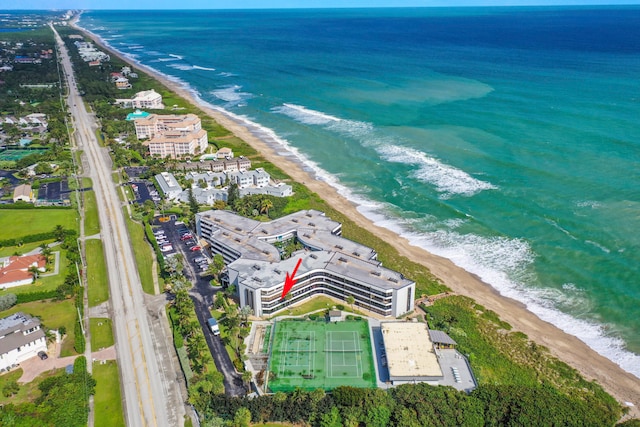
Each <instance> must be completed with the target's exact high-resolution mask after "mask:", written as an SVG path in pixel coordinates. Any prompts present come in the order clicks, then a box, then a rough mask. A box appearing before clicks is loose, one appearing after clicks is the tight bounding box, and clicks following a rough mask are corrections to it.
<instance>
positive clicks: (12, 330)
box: [0, 312, 47, 371]
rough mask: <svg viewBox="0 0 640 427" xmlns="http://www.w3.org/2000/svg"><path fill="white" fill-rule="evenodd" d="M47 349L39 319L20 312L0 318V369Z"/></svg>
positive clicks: (16, 363) (9, 366)
mask: <svg viewBox="0 0 640 427" xmlns="http://www.w3.org/2000/svg"><path fill="white" fill-rule="evenodd" d="M40 351H47V339H46V336H45V334H44V331H43V330H42V329H41V328H40V320H39V319H38V318H35V317H31V316H29V315H28V314H24V313H21V312H18V313H15V314H12V315H10V316H7V317H4V318H2V319H0V371H2V370H5V369H9V368H11V367H13V366H15V365H18V364H20V363H21V362H23V361H25V360H27V359H30V358H32V357H35V356H37V355H38V352H40Z"/></svg>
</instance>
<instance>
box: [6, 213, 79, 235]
mask: <svg viewBox="0 0 640 427" xmlns="http://www.w3.org/2000/svg"><path fill="white" fill-rule="evenodd" d="M56 225H61V226H63V227H64V228H66V229H68V230H77V229H78V223H77V221H76V211H75V210H73V209H4V210H2V215H0V240H5V239H12V238H16V237H22V236H27V235H29V234H36V233H46V232H48V231H53V229H54V228H55V226H56Z"/></svg>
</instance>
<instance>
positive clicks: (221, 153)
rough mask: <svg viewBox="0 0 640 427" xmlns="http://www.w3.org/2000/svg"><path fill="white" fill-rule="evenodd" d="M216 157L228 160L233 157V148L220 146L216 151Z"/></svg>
mask: <svg viewBox="0 0 640 427" xmlns="http://www.w3.org/2000/svg"><path fill="white" fill-rule="evenodd" d="M216 158H217V159H218V160H229V159H233V150H232V149H231V148H229V147H222V148H221V149H219V150H218V152H217V153H216Z"/></svg>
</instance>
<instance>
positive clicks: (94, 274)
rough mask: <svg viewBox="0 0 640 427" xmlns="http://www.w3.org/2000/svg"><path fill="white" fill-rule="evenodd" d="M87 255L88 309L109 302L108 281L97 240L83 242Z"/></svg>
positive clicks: (100, 242) (101, 249) (102, 255)
mask: <svg viewBox="0 0 640 427" xmlns="http://www.w3.org/2000/svg"><path fill="white" fill-rule="evenodd" d="M85 251H86V254H87V284H88V288H87V295H88V299H89V307H95V306H96V305H99V304H102V303H103V302H105V301H107V300H109V279H108V277H107V267H106V264H105V262H104V250H103V248H102V241H100V240H98V239H87V240H85Z"/></svg>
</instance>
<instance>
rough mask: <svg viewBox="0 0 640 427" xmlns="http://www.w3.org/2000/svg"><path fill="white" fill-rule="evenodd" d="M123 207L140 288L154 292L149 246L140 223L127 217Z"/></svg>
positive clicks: (150, 292)
mask: <svg viewBox="0 0 640 427" xmlns="http://www.w3.org/2000/svg"><path fill="white" fill-rule="evenodd" d="M123 209H125V212H124V216H125V221H126V222H127V228H128V229H129V237H130V238H131V244H132V246H133V252H134V255H135V257H136V264H137V265H138V272H139V274H140V281H141V282H142V290H143V291H145V292H146V293H148V294H151V295H153V294H155V292H154V290H153V269H152V268H153V253H152V252H151V246H149V243H148V242H147V240H146V237H145V235H144V228H143V227H142V225H140V224H138V223H137V222H135V221H132V220H131V219H129V214H127V212H126V208H123Z"/></svg>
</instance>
